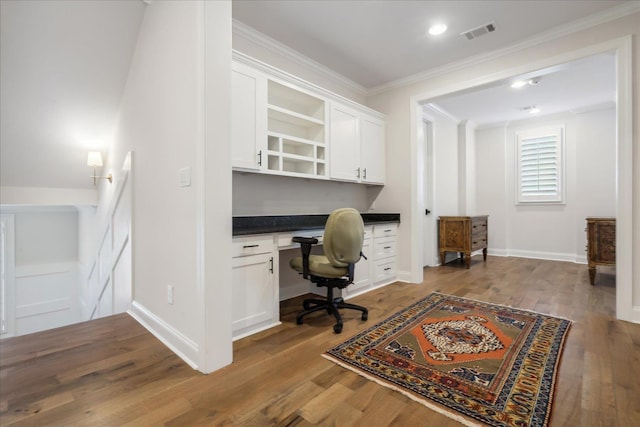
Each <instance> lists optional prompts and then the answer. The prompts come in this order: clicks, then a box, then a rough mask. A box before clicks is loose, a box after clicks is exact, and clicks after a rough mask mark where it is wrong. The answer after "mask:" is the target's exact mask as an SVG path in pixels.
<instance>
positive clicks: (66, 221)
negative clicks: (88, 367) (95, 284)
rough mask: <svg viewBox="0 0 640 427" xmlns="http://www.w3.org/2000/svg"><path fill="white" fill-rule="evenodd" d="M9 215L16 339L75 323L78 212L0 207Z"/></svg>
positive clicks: (51, 208) (77, 306)
mask: <svg viewBox="0 0 640 427" xmlns="http://www.w3.org/2000/svg"><path fill="white" fill-rule="evenodd" d="M2 212H3V213H12V214H13V215H14V224H15V229H14V233H15V234H14V236H15V258H14V259H15V270H14V271H15V280H14V282H13V283H14V286H15V293H14V295H15V306H14V307H15V310H14V313H15V322H14V325H15V335H24V334H29V333H33V332H37V331H43V330H47V329H51V328H56V327H59V326H64V325H68V324H71V323H75V322H77V321H79V320H80V319H81V317H80V316H81V314H80V305H79V301H78V212H77V211H76V209H75V208H72V207H13V208H11V207H3V209H2Z"/></svg>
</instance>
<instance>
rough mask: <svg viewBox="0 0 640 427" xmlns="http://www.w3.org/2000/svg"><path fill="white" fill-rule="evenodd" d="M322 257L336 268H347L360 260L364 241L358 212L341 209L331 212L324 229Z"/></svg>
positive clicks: (361, 222)
mask: <svg viewBox="0 0 640 427" xmlns="http://www.w3.org/2000/svg"><path fill="white" fill-rule="evenodd" d="M322 240H323V243H322V244H323V245H324V255H325V256H326V257H327V259H328V260H329V262H330V263H331V264H332V265H334V266H336V267H347V266H348V265H349V264H355V263H356V262H358V261H359V260H360V253H361V252H362V242H363V241H364V222H363V221H362V216H361V215H360V212H358V211H357V210H355V209H352V208H341V209H336V210H335V211H333V212H331V215H329V218H328V219H327V223H326V225H325V227H324V237H323V239H322Z"/></svg>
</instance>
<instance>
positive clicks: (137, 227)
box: [98, 1, 232, 372]
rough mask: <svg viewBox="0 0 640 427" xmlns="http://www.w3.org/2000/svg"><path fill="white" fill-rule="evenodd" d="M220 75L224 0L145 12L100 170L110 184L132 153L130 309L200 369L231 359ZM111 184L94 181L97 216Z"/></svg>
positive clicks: (227, 33) (226, 47)
mask: <svg viewBox="0 0 640 427" xmlns="http://www.w3.org/2000/svg"><path fill="white" fill-rule="evenodd" d="M230 75H231V5H230V2H227V1H220V2H153V3H150V4H148V5H147V6H146V11H145V15H144V18H143V22H142V25H141V28H140V33H139V36H138V41H137V46H136V49H135V53H134V56H133V59H132V63H131V68H130V71H129V76H128V79H127V84H126V87H125V91H124V94H123V98H122V104H121V110H120V118H119V123H118V126H117V129H116V130H115V132H114V139H113V143H112V146H111V147H110V150H109V156H108V160H107V162H106V165H105V172H107V173H108V172H112V173H113V174H114V180H115V181H116V182H117V180H118V179H120V174H119V169H120V165H122V164H123V161H124V158H125V156H126V154H127V152H129V151H132V152H133V165H132V180H133V189H132V191H133V204H132V210H133V220H132V236H133V245H132V251H133V253H132V259H133V282H134V283H133V305H132V313H133V315H134V316H135V317H136V318H137V319H138V320H139V321H140V322H141V323H143V324H144V325H145V326H146V327H147V328H149V329H150V330H151V331H152V332H153V333H154V334H155V335H156V336H158V337H159V338H160V339H161V340H163V342H165V343H166V344H167V345H168V346H170V347H171V348H172V349H173V350H174V351H176V352H177V353H178V354H179V355H180V356H182V357H183V359H185V360H186V361H187V362H188V363H190V364H191V365H192V366H193V367H197V368H198V369H200V370H202V371H206V372H208V371H210V370H213V369H215V368H216V367H220V366H223V365H225V364H228V363H230V362H231V353H232V347H231V346H232V344H231V316H230V312H229V310H228V307H229V306H230V304H229V301H230V299H231V293H230V290H229V289H227V288H228V284H229V283H230V278H231V269H230V267H229V262H228V253H229V252H230V250H229V248H230V245H231V160H230V145H229V133H230V131H229V122H230V119H229V111H228V110H229V105H230ZM182 168H190V169H191V185H190V186H187V187H182V186H180V184H179V178H180V170H181V169H182ZM113 188H115V186H112V187H107V186H105V184H104V183H103V184H102V187H101V190H100V207H99V209H98V216H99V217H101V218H102V217H104V212H105V210H106V207H107V206H109V204H110V202H111V198H112V196H113ZM103 221H104V220H103V219H100V220H99V222H100V223H102V222H103ZM214 272H215V274H214ZM169 285H171V286H173V287H174V302H173V304H169V303H168V299H167V289H168V286H169ZM211 294H214V295H217V296H218V297H219V298H218V299H215V298H212V297H211V296H210V295H211ZM213 325H215V326H216V327H217V329H215V330H213V329H211V328H212V326H213ZM214 339H217V346H215V347H214V346H212V345H211V343H210V341H211V340H214Z"/></svg>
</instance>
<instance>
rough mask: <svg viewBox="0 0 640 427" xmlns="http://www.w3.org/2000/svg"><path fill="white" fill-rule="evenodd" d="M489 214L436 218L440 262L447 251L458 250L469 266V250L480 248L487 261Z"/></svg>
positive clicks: (442, 261)
mask: <svg viewBox="0 0 640 427" xmlns="http://www.w3.org/2000/svg"><path fill="white" fill-rule="evenodd" d="M488 219H489V215H478V216H441V217H439V218H438V236H439V237H438V242H439V245H438V246H439V250H440V263H441V264H442V265H444V264H445V255H446V253H447V252H459V253H460V254H461V255H462V256H463V257H465V263H466V265H467V268H469V267H470V266H471V252H473V251H477V250H480V249H482V257H483V258H484V261H487V242H488V239H487V230H488Z"/></svg>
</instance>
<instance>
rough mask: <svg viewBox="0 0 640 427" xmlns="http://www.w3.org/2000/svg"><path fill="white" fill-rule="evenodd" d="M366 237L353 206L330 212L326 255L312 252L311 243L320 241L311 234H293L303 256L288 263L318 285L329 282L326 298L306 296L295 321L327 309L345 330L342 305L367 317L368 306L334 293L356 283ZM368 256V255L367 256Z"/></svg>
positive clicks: (335, 326)
mask: <svg viewBox="0 0 640 427" xmlns="http://www.w3.org/2000/svg"><path fill="white" fill-rule="evenodd" d="M363 240H364V223H363V222H362V216H361V215H360V213H359V212H358V211H357V210H355V209H351V208H342V209H336V210H335V211H333V212H332V213H331V215H329V218H328V219H327V223H326V225H325V229H324V238H323V245H324V255H311V246H312V245H315V244H317V243H318V239H315V238H312V237H294V238H293V239H292V241H293V242H296V243H300V249H301V250H302V256H301V257H297V258H293V259H292V260H291V261H290V262H289V265H291V268H293V269H294V270H296V271H298V272H299V273H300V274H302V276H303V277H304V278H305V279H309V280H311V282H312V283H315V284H316V285H317V286H326V288H327V297H326V299H324V300H322V299H306V300H304V301H303V303H302V305H303V307H304V310H303V311H301V312H300V313H298V316H297V318H296V323H297V324H298V325H300V324H302V318H303V317H304V316H306V315H307V314H311V313H313V312H316V311H320V310H326V311H327V313H328V314H333V315H334V316H335V318H336V321H337V323H336V324H335V325H334V326H333V330H334V331H335V333H336V334H339V333H340V332H342V316H340V312H339V311H338V309H339V308H349V309H353V310H359V311H361V312H362V320H367V318H368V315H369V312H368V310H367V309H366V308H365V307H361V306H359V305H355V304H349V303H346V302H344V300H343V299H342V298H334V297H333V289H334V288H338V289H344V288H346V287H347V286H349V285H350V284H351V283H353V276H354V270H355V264H356V263H357V262H358V261H359V260H360V257H361V256H363V257H364V254H363V253H362V242H363ZM365 259H366V257H365Z"/></svg>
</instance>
